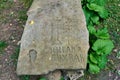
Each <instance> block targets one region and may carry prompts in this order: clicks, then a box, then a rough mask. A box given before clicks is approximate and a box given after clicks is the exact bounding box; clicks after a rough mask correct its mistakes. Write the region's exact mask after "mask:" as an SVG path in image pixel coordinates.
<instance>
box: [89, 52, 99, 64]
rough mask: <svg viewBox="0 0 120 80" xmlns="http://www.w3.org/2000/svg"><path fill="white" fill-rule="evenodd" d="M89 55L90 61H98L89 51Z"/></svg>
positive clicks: (95, 62)
mask: <svg viewBox="0 0 120 80" xmlns="http://www.w3.org/2000/svg"><path fill="white" fill-rule="evenodd" d="M89 57H90V61H91V62H92V63H94V64H97V63H98V61H97V59H96V58H95V56H94V55H93V53H91V54H90V55H89Z"/></svg>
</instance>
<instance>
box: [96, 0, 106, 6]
mask: <svg viewBox="0 0 120 80" xmlns="http://www.w3.org/2000/svg"><path fill="white" fill-rule="evenodd" d="M95 3H96V4H97V5H99V6H104V5H105V4H106V0H95Z"/></svg>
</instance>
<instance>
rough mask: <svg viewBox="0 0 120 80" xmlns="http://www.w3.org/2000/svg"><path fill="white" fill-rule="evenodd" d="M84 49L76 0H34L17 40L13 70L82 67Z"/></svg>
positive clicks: (35, 71)
mask: <svg viewBox="0 0 120 80" xmlns="http://www.w3.org/2000/svg"><path fill="white" fill-rule="evenodd" d="M88 49H89V34H88V30H87V28H86V22H85V16H84V14H83V11H82V8H81V3H80V0H34V2H33V4H32V6H31V8H30V10H29V11H28V20H27V22H26V26H25V29H24V33H23V36H22V39H21V48H20V54H19V59H18V65H17V73H18V74H19V75H22V74H31V75H38V74H47V73H48V72H50V71H54V70H56V69H85V68H86V64H87V52H88Z"/></svg>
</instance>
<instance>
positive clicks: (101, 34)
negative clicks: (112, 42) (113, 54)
mask: <svg viewBox="0 0 120 80" xmlns="http://www.w3.org/2000/svg"><path fill="white" fill-rule="evenodd" d="M95 36H96V37H97V38H101V39H109V38H110V35H109V33H108V30H107V28H103V29H99V30H97V32H96V34H95Z"/></svg>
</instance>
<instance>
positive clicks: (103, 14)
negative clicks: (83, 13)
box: [87, 3, 108, 19]
mask: <svg viewBox="0 0 120 80" xmlns="http://www.w3.org/2000/svg"><path fill="white" fill-rule="evenodd" d="M87 7H88V8H89V9H90V10H93V11H95V12H98V14H99V16H100V17H101V18H104V19H105V18H107V17H108V12H107V10H106V9H105V8H104V7H103V6H99V5H97V4H95V3H90V4H87Z"/></svg>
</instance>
